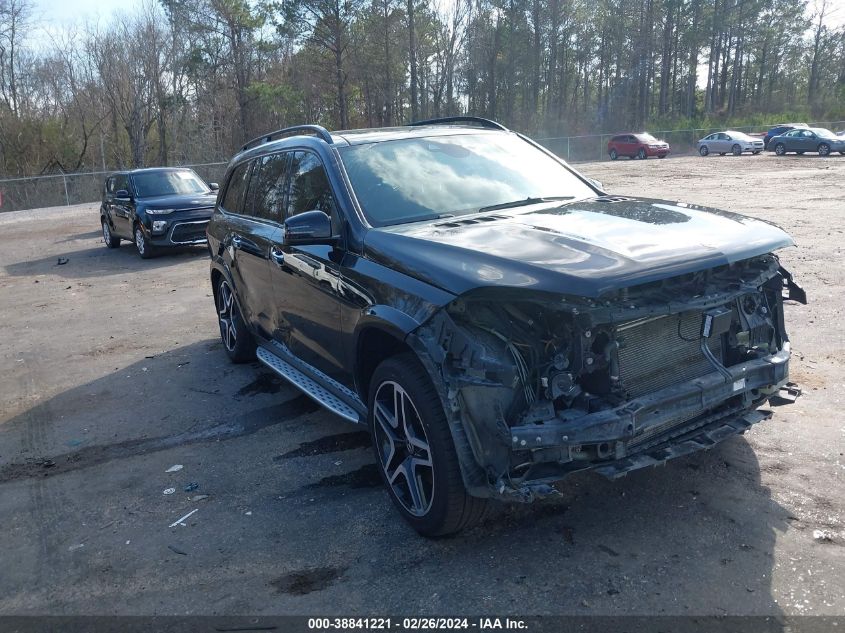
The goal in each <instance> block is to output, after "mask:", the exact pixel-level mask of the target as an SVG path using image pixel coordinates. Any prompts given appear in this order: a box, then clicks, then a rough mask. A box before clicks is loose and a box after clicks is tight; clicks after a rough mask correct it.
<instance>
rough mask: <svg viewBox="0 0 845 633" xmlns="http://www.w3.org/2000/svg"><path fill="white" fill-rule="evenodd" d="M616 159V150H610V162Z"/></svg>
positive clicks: (617, 155)
mask: <svg viewBox="0 0 845 633" xmlns="http://www.w3.org/2000/svg"><path fill="white" fill-rule="evenodd" d="M617 158H619V154H617V153H616V150H615V149H612V150H610V160H616V159H617Z"/></svg>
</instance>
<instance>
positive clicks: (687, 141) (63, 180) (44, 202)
mask: <svg viewBox="0 0 845 633" xmlns="http://www.w3.org/2000/svg"><path fill="white" fill-rule="evenodd" d="M770 127H772V126H771V125H754V126H744V127H734V128H731V129H733V130H736V131H738V132H746V133H748V134H760V135H762V134H764V133H765V132H766V131H767V130H768V129H769V128H770ZM810 127H821V128H827V129H830V130H834V131H838V130H841V129H843V128H845V121H824V122H818V123H811V124H810ZM724 129H725V128H724V127H721V128H695V129H688V130H661V131H656V132H651V134H652V135H654V136H656V137H657V138H659V139H662V140H664V141H666V142H667V143H669V145H671V146H672V154H674V155H685V154H694V153H696V152H697V143H698V141H699V139H702V138H704V137H705V136H707V135H709V134H712V133H713V132H721V131H723V130H724ZM620 133H624V132H616V133H614V134H588V135H583V136H559V137H555V138H538V139H536V140H537V142H538V143H541V144H542V145H544V146H545V147H547V148H548V149H550V150H551V151H553V152H555V153H556V154H557V155H558V156H561V157H562V158H564V159H565V160H567V161H570V162H587V161H598V160H606V159H607V158H608V156H607V142H608V141H609V140H610V139H611V138H612V137H614V136H616V134H620ZM226 165H227V163H202V164H198V165H182V166H183V167H190V168H191V169H193V170H194V171H196V172H197V173H198V174H199V175H200V177H201V178H203V179H204V180H205V181H206V182H220V181H221V180H222V179H223V174H224V173H225V171H226ZM112 173H114V172H113V171H93V172H86V173H76V174H51V175H48V176H30V177H26V178H0V212H3V211H18V210H22V209H37V208H41V207H54V206H62V205H71V204H83V203H89V202H96V201H97V200H100V198H101V196H102V191H103V183H104V182H105V179H106V177H107V176H108V175H109V174H112Z"/></svg>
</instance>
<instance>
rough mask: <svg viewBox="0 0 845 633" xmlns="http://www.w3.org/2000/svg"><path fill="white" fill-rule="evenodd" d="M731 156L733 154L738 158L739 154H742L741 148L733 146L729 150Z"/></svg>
mask: <svg viewBox="0 0 845 633" xmlns="http://www.w3.org/2000/svg"><path fill="white" fill-rule="evenodd" d="M731 154H733V155H734V156H739V155H741V154H742V148H741V147H740V146H739V145H736V144H735V145H734V146H733V147H732V148H731Z"/></svg>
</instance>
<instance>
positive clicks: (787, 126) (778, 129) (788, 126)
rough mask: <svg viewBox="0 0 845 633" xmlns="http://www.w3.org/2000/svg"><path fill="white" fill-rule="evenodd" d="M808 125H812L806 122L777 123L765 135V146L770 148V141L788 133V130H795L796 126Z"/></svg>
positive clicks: (804, 126) (806, 126)
mask: <svg viewBox="0 0 845 633" xmlns="http://www.w3.org/2000/svg"><path fill="white" fill-rule="evenodd" d="M808 127H810V126H809V125H807V124H806V123H781V124H780V125H775V126H774V127H773V128H771V129H770V130H769V131H768V132H766V134H765V136H763V148H764V149H769V141H771V140H772V139H773V138H774V137H775V136H780V135H781V134H786V133H787V132H789V131H790V130H794V129H795V128H808Z"/></svg>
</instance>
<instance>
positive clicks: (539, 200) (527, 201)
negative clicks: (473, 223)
mask: <svg viewBox="0 0 845 633" xmlns="http://www.w3.org/2000/svg"><path fill="white" fill-rule="evenodd" d="M573 198H575V196H546V197H543V198H522V199H521V200H513V201H512V202H501V203H499V204H491V205H489V206H486V207H481V208H480V209H479V210H478V213H481V212H482V211H495V210H496V209H510V208H513V207H526V206H528V205H529V204H540V203H542V202H557V201H559V200H572V199H573Z"/></svg>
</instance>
